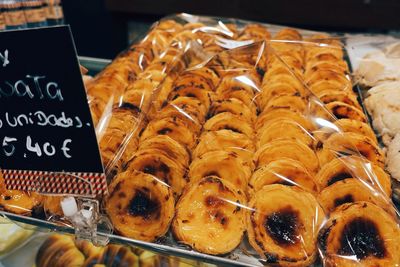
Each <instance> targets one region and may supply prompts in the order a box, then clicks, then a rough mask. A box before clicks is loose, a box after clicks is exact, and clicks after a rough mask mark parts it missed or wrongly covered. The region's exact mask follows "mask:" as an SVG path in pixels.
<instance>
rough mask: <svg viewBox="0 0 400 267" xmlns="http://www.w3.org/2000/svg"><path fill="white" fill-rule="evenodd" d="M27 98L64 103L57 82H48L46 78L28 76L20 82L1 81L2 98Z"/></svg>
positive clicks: (0, 94)
mask: <svg viewBox="0 0 400 267" xmlns="http://www.w3.org/2000/svg"><path fill="white" fill-rule="evenodd" d="M2 97H4V98H10V97H21V98H23V97H25V98H29V99H48V100H58V101H64V98H63V96H62V92H61V89H60V88H59V87H58V84H57V83H56V82H52V81H46V76H39V75H29V74H28V75H26V76H25V78H24V79H21V80H18V81H7V80H3V81H0V98H2Z"/></svg>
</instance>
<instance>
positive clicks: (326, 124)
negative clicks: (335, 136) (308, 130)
mask: <svg viewBox="0 0 400 267" xmlns="http://www.w3.org/2000/svg"><path fill="white" fill-rule="evenodd" d="M315 122H316V123H317V124H318V125H321V126H324V127H327V128H330V129H333V130H335V131H336V132H340V130H339V128H338V127H337V126H336V125H335V124H333V123H332V122H330V121H328V120H325V119H322V118H315Z"/></svg>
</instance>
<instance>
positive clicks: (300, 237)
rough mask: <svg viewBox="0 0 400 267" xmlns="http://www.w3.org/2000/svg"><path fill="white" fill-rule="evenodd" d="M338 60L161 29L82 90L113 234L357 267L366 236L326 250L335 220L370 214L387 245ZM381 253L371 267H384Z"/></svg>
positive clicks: (203, 28)
mask: <svg viewBox="0 0 400 267" xmlns="http://www.w3.org/2000/svg"><path fill="white" fill-rule="evenodd" d="M169 29H170V30H169ZM158 40H159V42H158ZM154 43H156V45H155V46H152V45H151V44H154ZM138 53H139V54H138ZM344 56H345V53H344V51H343V44H342V42H341V40H340V39H338V38H334V37H330V36H328V35H323V34H318V35H307V34H302V32H301V31H298V30H295V29H288V28H281V29H279V30H274V31H271V33H270V29H268V28H266V27H265V26H263V25H259V24H249V23H246V24H245V25H241V24H240V23H237V24H235V23H234V24H232V23H227V24H224V23H222V22H221V23H218V25H215V26H213V27H211V26H209V25H208V24H207V23H205V22H204V23H203V22H202V21H201V20H200V21H196V22H194V21H191V22H187V23H184V22H182V21H179V22H178V21H171V20H164V21H162V22H161V23H159V24H158V25H156V26H155V27H154V28H153V29H152V30H151V32H150V34H149V36H148V37H146V38H145V39H144V40H143V41H142V42H141V43H140V44H138V45H134V46H133V47H132V48H131V49H130V50H127V52H125V53H123V54H121V55H120V56H119V57H118V58H117V59H116V60H115V61H114V62H113V63H112V64H111V65H110V66H109V67H108V68H106V69H105V70H104V72H103V73H101V74H99V76H98V77H96V78H94V80H93V81H91V82H90V84H89V85H88V87H89V89H90V90H88V92H89V95H90V96H91V101H92V102H91V103H93V104H91V107H92V112H93V114H94V115H93V117H94V119H95V120H97V122H98V123H97V133H98V137H99V143H100V150H101V154H102V157H103V161H104V165H105V167H106V172H107V175H108V180H109V195H108V196H106V197H105V199H104V211H105V213H106V214H107V215H108V216H109V218H110V220H111V222H112V223H113V225H114V229H115V233H116V234H119V235H122V236H124V237H127V238H131V239H135V240H141V241H145V242H160V243H161V244H164V245H166V247H165V249H168V247H167V246H173V247H174V249H179V250H180V251H181V252H182V250H183V248H184V249H186V252H182V253H189V252H188V251H190V250H194V251H195V252H191V253H192V255H200V254H198V253H202V254H209V255H213V256H212V257H214V258H213V259H221V260H222V259H225V260H228V259H229V258H230V259H232V258H235V257H236V256H237V257H238V262H246V260H249V259H250V260H253V261H252V263H254V264H255V262H256V263H260V264H275V265H279V266H310V265H312V264H314V263H315V262H316V261H317V259H318V255H320V256H321V258H323V259H325V255H326V256H327V258H328V261H326V262H327V263H328V262H329V264H330V266H346V265H345V264H346V263H347V262H346V261H342V260H341V257H342V256H344V257H347V258H349V259H351V261H352V262H353V263H354V264H356V263H358V262H363V261H364V260H365V259H366V257H364V254H363V253H364V250H365V248H364V245H363V244H364V243H363V242H366V241H365V240H364V239H362V238H364V236H363V237H362V238H361V241H360V242H358V241H357V242H354V244H353V243H352V246H353V248H354V251H350V250H349V249H342V248H340V247H339V248H338V247H332V248H331V247H329V246H326V245H325V243H324V238H325V236H326V235H328V234H329V235H330V234H332V235H333V232H330V231H328V230H329V229H328V230H326V229H327V228H326V225H327V224H328V223H330V222H332V218H336V216H342V215H343V216H342V217H343V218H347V217H349V216H350V217H351V216H357V214H358V213H359V212H360V210H359V208H360V205H361V207H363V205H367V207H368V209H370V210H375V209H376V210H378V211H379V212H377V214H380V213H383V214H385V215H384V216H383V218H386V219H387V220H386V221H387V226H385V227H384V228H385V229H386V228H387V229H386V230H388V232H389V233H391V234H392V233H396V231H398V226H397V225H396V223H395V219H394V217H395V216H396V210H395V209H394V207H393V204H392V203H391V194H392V191H391V183H390V179H389V177H388V175H387V174H386V173H385V171H384V162H385V154H384V152H383V151H382V149H381V148H380V147H379V144H378V142H377V139H376V137H375V135H374V133H373V131H372V129H371V128H370V127H369V125H368V124H367V116H366V115H365V114H364V112H363V110H362V107H361V105H360V103H358V100H357V97H356V94H355V93H354V92H353V83H352V80H351V76H350V71H349V66H348V65H347V63H346V61H345V60H344ZM135 57H136V58H135ZM137 57H140V58H142V60H143V62H142V63H140V65H137V64H136V63H138V61H137ZM130 60H133V63H132V62H131V61H130ZM125 61H127V62H130V63H129V64H128V65H124V64H123V62H125ZM131 63H132V64H131ZM120 64H122V65H123V68H121V67H119V66H120ZM91 88H92V89H91ZM93 88H94V89H93ZM101 88H103V89H101ZM104 88H105V89H104ZM113 88H114V89H113ZM106 89H107V90H108V91H107V90H106ZM103 91H104V92H103ZM98 103H102V104H101V105H100V104H98ZM47 202H51V201H50V200H49V199H48V201H47ZM360 203H361V204H360ZM365 203H367V204H365ZM49 204H51V203H49ZM39 206H40V205H39ZM48 206H49V208H48V209H46V210H48V212H53V213H57V208H56V207H55V208H54V209H53V208H51V207H53V206H52V205H48ZM370 206H371V207H372V208H369V207H370ZM343 207H358V208H351V209H350V208H349V209H350V210H351V212H349V211H348V210H346V209H344V208H343ZM360 209H361V208H360ZM362 209H364V208H362ZM362 209H361V210H362ZM52 210H53V211H52ZM337 214H339V215H337ZM368 216H375V215H369V214H368ZM375 219H376V220H378V218H375ZM333 220H334V219H333ZM344 223H345V222H344ZM334 224H335V223H332V225H333V226H332V227H334V226H335V225H334ZM357 225H358V224H357ZM368 225H369V224H368ZM368 227H369V226H368ZM320 229H324V231H325V232H321V231H320ZM371 229H372V228H371ZM377 229H378V228H377ZM382 229H383V228H382ZM386 230H385V231H386ZM371 231H375V230H373V229H372V230H371ZM376 231H379V230H376ZM337 232H338V233H335V234H334V235H335V236H334V237H332V238H339V239H340V238H343V235H342V234H343V233H342V232H343V231H341V230H340V229H339V230H338V231H337ZM325 233H326V234H325ZM365 238H366V239H368V238H369V237H368V236H367V237H365ZM379 242H380V241H379ZM387 245H388V247H389V249H390V250H392V249H394V248H395V246H397V241H396V242H393V244H392V243H390V242H389V243H387ZM328 247H329V248H328ZM358 251H363V252H362V253H358ZM388 251H389V250H388ZM318 252H320V253H318ZM379 253H380V247H379V246H372V247H371V248H368V253H367V254H368V256H367V257H369V258H371V262H377V263H382V262H385V260H384V258H383V257H381V254H379ZM390 253H391V252H390V251H389V252H388V254H387V255H386V254H385V256H388V257H387V260H388V261H387V262H390V263H392V262H394V263H396V264H400V262H399V259H398V258H397V257H394V256H393V255H392V254H390ZM333 254H335V255H338V257H334V256H333ZM202 256H204V255H202ZM225 256H228V257H225ZM204 257H205V256H204ZM207 257H208V256H207ZM209 257H211V256H209ZM217 257H219V258H217ZM369 258H368V259H369ZM374 260H376V261H374ZM381 260H382V261H381ZM230 263H232V262H230ZM382 266H385V265H382Z"/></svg>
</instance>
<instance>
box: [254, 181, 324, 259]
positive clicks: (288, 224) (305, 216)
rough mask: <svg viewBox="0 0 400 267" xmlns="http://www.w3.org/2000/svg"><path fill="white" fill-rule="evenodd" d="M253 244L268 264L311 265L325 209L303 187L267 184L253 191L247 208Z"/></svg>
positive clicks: (315, 253) (314, 256) (315, 254)
mask: <svg viewBox="0 0 400 267" xmlns="http://www.w3.org/2000/svg"><path fill="white" fill-rule="evenodd" d="M247 214H248V215H247V232H248V236H249V242H250V245H251V246H252V247H253V248H254V249H255V250H256V251H257V252H258V253H259V254H260V256H261V257H262V258H263V259H264V261H265V263H267V264H278V265H279V266H309V265H311V264H312V263H313V262H314V261H315V259H316V257H317V252H316V245H317V234H318V229H319V226H320V225H321V224H322V222H323V220H324V212H323V210H322V209H321V207H320V206H319V204H318V202H317V201H316V199H315V197H314V196H313V195H312V194H310V193H307V192H305V191H303V190H301V189H300V188H296V187H290V186H285V185H267V186H264V187H263V188H262V189H261V190H260V191H258V192H257V193H256V194H255V195H253V197H252V199H251V200H250V202H249V210H248V212H247Z"/></svg>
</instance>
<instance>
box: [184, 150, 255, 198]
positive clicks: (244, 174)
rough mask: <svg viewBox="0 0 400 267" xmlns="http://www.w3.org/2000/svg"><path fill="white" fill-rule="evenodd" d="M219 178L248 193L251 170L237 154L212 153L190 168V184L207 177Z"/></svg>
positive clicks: (196, 160)
mask: <svg viewBox="0 0 400 267" xmlns="http://www.w3.org/2000/svg"><path fill="white" fill-rule="evenodd" d="M211 175H212V176H217V177H219V178H221V179H222V180H226V181H228V182H230V183H231V184H232V186H235V188H237V189H240V190H242V191H243V192H246V189H247V183H248V181H249V179H250V176H251V168H250V166H247V165H246V164H245V162H244V161H242V160H241V159H240V158H239V156H238V155H237V154H236V153H235V152H226V151H211V152H207V153H205V154H204V155H202V156H200V157H199V158H197V159H195V160H194V161H193V162H192V164H190V167H189V179H190V182H191V183H192V182H197V181H198V180H200V179H202V178H203V177H206V176H211Z"/></svg>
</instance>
